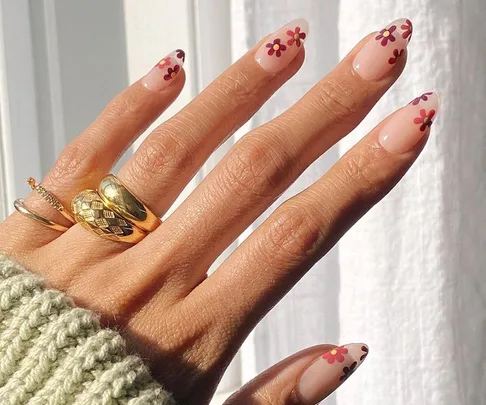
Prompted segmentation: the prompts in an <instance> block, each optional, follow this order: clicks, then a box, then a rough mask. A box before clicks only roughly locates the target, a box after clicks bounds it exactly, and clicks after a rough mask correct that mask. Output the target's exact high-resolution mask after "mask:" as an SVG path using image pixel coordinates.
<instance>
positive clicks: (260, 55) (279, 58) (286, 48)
mask: <svg viewBox="0 0 486 405" xmlns="http://www.w3.org/2000/svg"><path fill="white" fill-rule="evenodd" d="M308 35H309V24H308V23H307V21H306V20H303V19H299V20H294V21H291V22H289V23H288V24H287V25H285V26H283V27H282V28H280V29H279V30H278V31H276V32H275V33H273V34H271V35H269V36H268V37H267V38H266V39H265V41H264V43H263V45H262V46H261V47H260V48H259V49H258V51H256V53H255V59H256V61H257V62H258V63H259V64H260V66H261V67H262V68H263V69H265V70H266V71H267V72H270V73H277V72H279V71H281V70H282V69H284V68H285V67H286V66H287V65H288V64H289V63H290V62H291V61H292V59H294V58H295V57H296V56H297V54H298V53H299V52H300V51H301V49H302V47H303V44H304V40H305V39H306V38H307V36H308Z"/></svg>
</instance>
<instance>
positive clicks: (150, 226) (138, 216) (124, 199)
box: [98, 174, 162, 232]
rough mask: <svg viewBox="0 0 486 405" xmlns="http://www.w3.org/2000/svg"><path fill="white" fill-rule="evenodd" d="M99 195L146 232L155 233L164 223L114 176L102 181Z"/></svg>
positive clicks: (112, 207) (107, 204)
mask: <svg viewBox="0 0 486 405" xmlns="http://www.w3.org/2000/svg"><path fill="white" fill-rule="evenodd" d="M98 194H99V195H100V197H101V198H102V199H103V202H104V203H105V204H106V206H107V207H109V208H111V209H112V210H113V211H115V212H116V213H117V214H119V215H121V216H122V217H123V218H125V219H127V220H128V221H130V222H132V223H133V224H135V225H136V226H138V227H139V228H140V229H143V230H144V231H147V232H153V231H155V230H156V229H157V227H158V226H159V225H160V224H161V223H162V221H161V220H160V218H159V217H158V216H157V215H155V214H154V213H153V212H152V211H150V209H149V208H148V207H147V206H146V205H145V204H144V203H143V202H142V201H140V200H139V199H138V198H137V197H135V195H134V194H133V193H132V192H131V191H130V190H129V189H128V188H127V186H125V185H124V184H123V183H122V182H121V181H120V180H119V179H118V178H117V177H116V176H115V175H113V174H109V175H108V176H106V177H105V178H103V180H101V183H100V187H99V189H98Z"/></svg>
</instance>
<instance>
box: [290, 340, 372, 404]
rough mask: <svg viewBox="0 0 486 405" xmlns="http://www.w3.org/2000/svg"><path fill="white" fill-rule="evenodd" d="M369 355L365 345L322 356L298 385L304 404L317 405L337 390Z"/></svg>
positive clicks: (354, 345)
mask: <svg viewBox="0 0 486 405" xmlns="http://www.w3.org/2000/svg"><path fill="white" fill-rule="evenodd" d="M367 355H368V346H366V345H365V344H362V343H360V344H350V345H345V346H340V347H335V348H334V349H332V350H330V351H328V352H326V353H324V354H322V355H321V356H320V357H318V358H317V359H316V360H314V362H312V363H311V364H310V366H309V367H308V368H307V369H306V370H305V371H304V373H303V374H302V377H300V380H299V382H298V384H297V389H296V391H297V395H298V396H299V399H300V402H299V403H303V404H317V403H319V402H320V401H322V400H323V399H324V398H326V397H327V396H328V395H329V394H331V393H332V392H333V391H334V390H336V389H337V388H338V387H339V386H340V385H341V384H342V383H344V382H345V381H346V380H347V379H348V378H349V377H351V375H352V374H353V373H354V372H355V371H356V370H357V369H358V367H359V366H360V365H361V364H362V363H363V361H364V360H365V359H366V356H367Z"/></svg>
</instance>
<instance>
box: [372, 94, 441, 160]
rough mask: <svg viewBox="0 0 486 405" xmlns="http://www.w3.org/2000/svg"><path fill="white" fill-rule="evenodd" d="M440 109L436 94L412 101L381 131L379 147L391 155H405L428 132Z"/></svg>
mask: <svg viewBox="0 0 486 405" xmlns="http://www.w3.org/2000/svg"><path fill="white" fill-rule="evenodd" d="M439 108H440V99H439V96H438V95H437V94H436V93H433V92H429V93H425V94H422V95H421V96H420V97H417V98H415V99H413V100H412V101H411V102H410V104H408V105H407V106H406V107H404V108H402V109H400V110H398V111H397V112H396V113H395V114H393V115H392V117H391V118H390V119H389V121H388V122H387V123H386V124H385V126H384V127H383V128H382V129H381V131H380V135H379V139H380V143H381V146H383V148H384V149H385V150H387V151H388V152H391V153H405V152H408V151H409V150H410V149H412V148H413V147H414V146H415V145H416V144H417V142H418V141H420V140H421V139H422V138H423V136H424V135H425V134H427V133H428V132H429V131H430V127H431V126H432V124H433V123H434V120H435V118H436V117H437V113H438V112H439Z"/></svg>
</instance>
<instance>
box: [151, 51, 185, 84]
mask: <svg viewBox="0 0 486 405" xmlns="http://www.w3.org/2000/svg"><path fill="white" fill-rule="evenodd" d="M185 59H186V54H185V53H184V51H183V50H182V49H177V50H175V51H174V52H172V53H170V54H168V55H167V56H165V57H164V58H162V59H161V60H160V61H159V63H157V64H156V65H155V66H154V67H153V68H152V70H151V71H150V72H149V73H148V74H147V76H145V77H144V78H143V80H142V84H143V85H144V86H145V87H146V88H147V89H149V90H154V91H161V90H164V89H165V88H166V87H167V86H168V85H170V84H171V83H172V81H173V80H174V78H175V77H176V76H177V75H178V74H179V73H180V71H181V70H182V65H183V64H184V61H185Z"/></svg>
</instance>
